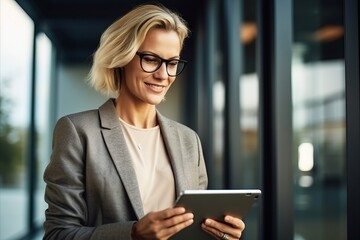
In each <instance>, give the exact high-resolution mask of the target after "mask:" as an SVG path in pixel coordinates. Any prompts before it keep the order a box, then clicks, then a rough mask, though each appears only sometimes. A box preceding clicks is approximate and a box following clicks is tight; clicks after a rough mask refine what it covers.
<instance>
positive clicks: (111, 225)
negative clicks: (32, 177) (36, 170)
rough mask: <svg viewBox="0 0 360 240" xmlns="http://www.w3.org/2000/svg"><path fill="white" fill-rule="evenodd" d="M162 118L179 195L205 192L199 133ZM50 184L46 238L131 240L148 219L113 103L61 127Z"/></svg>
mask: <svg viewBox="0 0 360 240" xmlns="http://www.w3.org/2000/svg"><path fill="white" fill-rule="evenodd" d="M157 119H158V123H159V126H160V129H161V133H162V136H163V139H164V142H165V147H166V150H167V152H168V155H169V158H170V162H171V166H172V169H173V172H174V178H175V185H176V186H175V188H176V193H177V195H179V193H180V191H182V190H184V189H205V188H206V187H207V181H208V180H207V174H206V169H205V163H204V158H203V153H202V148H201V143H200V140H199V137H198V135H197V134H196V133H195V132H194V131H193V130H191V129H189V128H188V127H186V126H184V125H181V124H179V123H177V122H175V121H172V120H170V119H168V118H165V117H164V116H162V115H161V114H160V113H159V112H157ZM44 180H45V182H46V190H45V201H46V202H47V203H48V209H47V210H46V212H45V215H46V220H45V223H44V229H45V235H44V239H131V236H130V235H131V228H132V225H133V223H134V222H135V221H137V220H138V219H140V218H141V217H143V216H144V213H143V208H142V202H141V198H140V192H139V188H138V184H137V179H136V174H135V171H134V169H133V166H132V160H131V157H130V153H129V151H128V148H127V146H126V142H125V138H124V136H123V132H122V129H121V127H120V124H119V119H118V115H117V113H116V110H115V107H114V103H113V100H111V99H109V100H108V101H107V102H105V103H104V104H103V105H102V106H101V107H100V108H99V109H97V110H91V111H87V112H82V113H77V114H72V115H69V116H65V117H63V118H61V119H60V120H59V121H58V122H57V124H56V127H55V130H54V136H53V152H52V155H51V161H50V163H49V165H48V166H47V168H46V170H45V173H44Z"/></svg>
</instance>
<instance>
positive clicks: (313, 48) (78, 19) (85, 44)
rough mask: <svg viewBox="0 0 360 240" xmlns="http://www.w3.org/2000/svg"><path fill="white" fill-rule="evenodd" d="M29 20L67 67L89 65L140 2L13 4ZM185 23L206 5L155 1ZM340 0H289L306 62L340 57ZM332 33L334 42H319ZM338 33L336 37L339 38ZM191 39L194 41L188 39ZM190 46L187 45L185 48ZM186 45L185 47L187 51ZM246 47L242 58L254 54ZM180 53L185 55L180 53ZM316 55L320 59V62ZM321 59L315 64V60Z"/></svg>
mask: <svg viewBox="0 0 360 240" xmlns="http://www.w3.org/2000/svg"><path fill="white" fill-rule="evenodd" d="M15 1H16V2H17V3H18V4H19V5H20V6H21V7H22V8H23V9H24V10H25V11H26V12H27V14H28V15H29V16H30V17H31V18H32V19H33V21H34V22H35V25H36V27H37V31H39V32H45V33H46V34H47V35H48V36H49V38H50V39H51V41H52V42H53V43H54V45H55V46H56V48H57V50H58V51H57V53H58V59H59V60H60V61H61V62H66V63H69V62H70V63H74V62H80V63H89V62H90V61H91V55H92V54H93V52H94V51H95V49H96V48H97V46H98V43H99V39H100V36H101V34H102V32H103V31H104V30H105V29H106V28H107V27H108V26H109V25H110V24H111V23H112V22H114V21H115V20H116V19H118V18H119V17H121V16H122V15H123V14H124V13H125V12H127V11H128V10H130V9H131V8H133V7H135V6H136V5H139V4H143V3H146V2H148V3H151V2H149V1H144V0H15ZM153 2H158V3H162V4H164V5H165V6H166V7H168V8H170V9H172V10H174V11H177V12H179V13H180V15H181V16H182V17H183V18H184V19H186V21H187V22H188V24H189V28H190V30H191V31H192V32H194V30H195V26H194V25H195V24H197V23H198V22H199V18H203V17H204V9H205V5H206V4H207V2H208V1H207V0H157V1H153ZM258 2H259V0H257V1H256V0H244V9H245V11H244V18H245V19H244V21H245V22H249V21H250V22H254V21H256V20H255V19H256V17H255V16H256V4H255V3H258ZM339 6H342V2H341V0H293V18H294V20H293V23H294V25H293V29H294V36H293V39H294V42H297V43H302V44H304V45H306V47H307V48H308V49H309V51H307V55H305V57H304V59H305V61H318V60H321V59H322V60H324V59H334V58H341V57H342V54H343V49H342V46H343V32H342V31H343V15H342V13H343V10H342V9H341V7H339ZM329 34H332V35H333V36H335V37H336V39H333V40H331V41H329V39H322V36H329ZM339 34H340V35H339ZM192 40H194V39H192ZM189 45H191V44H189ZM189 45H188V46H189ZM254 49H255V44H254V42H253V43H252V44H248V46H247V50H246V51H245V53H246V55H247V59H249V58H251V57H252V56H254V55H255V53H254V51H255V50H254ZM184 54H185V53H184ZM319 56H320V57H319ZM319 58H320V59H319Z"/></svg>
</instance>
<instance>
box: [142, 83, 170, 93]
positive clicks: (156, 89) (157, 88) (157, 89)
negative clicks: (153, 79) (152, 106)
mask: <svg viewBox="0 0 360 240" xmlns="http://www.w3.org/2000/svg"><path fill="white" fill-rule="evenodd" d="M145 84H146V86H148V87H149V88H150V89H151V90H153V91H154V92H158V93H160V92H162V91H163V90H164V88H165V86H162V85H156V84H151V83H145Z"/></svg>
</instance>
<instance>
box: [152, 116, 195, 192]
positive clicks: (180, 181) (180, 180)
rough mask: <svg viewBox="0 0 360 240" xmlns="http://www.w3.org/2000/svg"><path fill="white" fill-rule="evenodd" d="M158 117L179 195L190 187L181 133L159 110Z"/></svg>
mask: <svg viewBox="0 0 360 240" xmlns="http://www.w3.org/2000/svg"><path fill="white" fill-rule="evenodd" d="M157 119H158V122H159V125H160V129H161V134H162V137H163V139H164V143H165V147H166V150H167V152H168V154H169V158H170V163H171V166H172V168H173V172H174V177H175V188H176V196H179V195H180V192H181V191H182V190H185V189H188V187H189V186H187V182H186V176H185V169H184V165H183V164H182V163H183V161H182V158H183V156H182V155H183V153H182V151H181V142H180V139H179V134H178V132H177V129H176V127H174V126H173V124H172V123H171V122H170V121H168V120H167V119H166V118H165V117H163V116H162V115H161V114H160V113H159V112H157Z"/></svg>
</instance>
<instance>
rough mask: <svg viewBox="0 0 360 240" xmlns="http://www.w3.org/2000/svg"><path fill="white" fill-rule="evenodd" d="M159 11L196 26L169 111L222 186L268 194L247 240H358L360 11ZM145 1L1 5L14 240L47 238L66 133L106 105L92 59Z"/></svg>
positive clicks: (5, 175) (188, 7) (0, 111)
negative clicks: (58, 148)
mask: <svg viewBox="0 0 360 240" xmlns="http://www.w3.org/2000/svg"><path fill="white" fill-rule="evenodd" d="M157 2H160V3H163V4H164V5H165V6H166V7H168V8H170V9H172V10H175V11H177V12H179V13H180V15H181V16H182V17H183V18H184V19H185V20H186V21H187V22H188V25H189V28H190V30H191V36H190V38H189V39H187V40H186V42H185V47H184V50H183V52H182V59H186V60H188V61H189V64H188V66H187V68H186V69H185V70H186V71H185V72H184V73H183V74H182V75H181V76H179V77H178V78H177V80H176V81H175V83H174V85H173V87H172V89H170V91H169V92H168V95H167V98H166V99H167V100H166V101H165V102H163V103H161V104H160V105H159V106H158V108H159V109H160V111H161V112H162V113H163V114H164V115H166V116H168V117H170V118H173V119H175V120H177V121H179V122H182V123H184V124H186V125H188V126H189V127H191V128H193V129H194V130H196V131H197V132H198V133H199V135H200V138H201V140H202V144H203V150H204V155H205V160H206V162H207V168H208V174H209V188H212V189H218V188H229V189H231V188H259V189H261V190H262V191H263V195H262V197H261V200H260V201H259V202H258V203H257V204H256V205H255V206H254V208H252V209H251V210H250V212H249V213H248V215H247V216H246V219H245V223H246V226H247V228H246V231H245V233H244V236H243V238H242V239H274V240H278V239H286V240H288V239H295V240H311V239H316V240H319V239H327V240H329V239H354V238H351V236H352V235H351V232H355V231H358V230H356V229H355V228H356V227H354V225H351V224H350V222H353V220H355V219H353V218H351V214H352V212H355V213H359V206H357V205H356V204H353V203H352V202H351V201H352V200H350V199H349V196H350V194H353V193H354V192H353V191H356V192H355V194H357V192H358V190H354V189H353V188H350V187H349V186H353V185H356V183H357V182H356V179H357V177H356V172H355V171H352V172H350V171H348V170H347V169H349V166H354V165H355V166H359V165H356V164H358V163H356V162H357V160H359V159H360V154H359V151H355V152H347V149H348V146H353V147H354V148H355V149H356V148H358V146H359V136H358V135H356V133H358V132H359V121H358V120H359V109H358V106H359V101H358V97H357V98H356V96H357V95H359V92H358V89H357V90H356V89H355V94H353V93H352V91H351V90H352V88H349V90H347V91H345V90H346V88H345V86H358V85H356V82H357V84H358V82H359V81H358V80H359V78H358V76H359V75H358V71H359V62H358V59H359V58H358V57H359V51H358V50H359V48H358V41H345V35H346V34H345V33H346V32H350V33H353V34H354V36H355V37H356V39H358V35H357V34H358V32H357V31H358V30H357V29H358V28H357V26H358V25H357V23H356V22H358V21H357V20H358V17H357V16H358V11H359V8H358V3H357V1H352V3H345V1H344V0H326V1H325V0H272V1H266V0H222V1H221V0H196V1H194V0H192V1H190V0H182V1H165V0H164V1H157ZM349 2H350V1H349ZM141 3H147V2H146V1H140V0H86V1H85V0H61V1H60V0H47V1H45V0H0V18H1V19H0V20H1V21H0V24H1V25H0V239H1V240H9V239H15V240H16V239H41V238H42V224H43V221H44V211H45V209H46V207H47V205H46V203H45V202H44V200H43V199H44V182H43V180H42V174H43V171H44V168H45V167H46V165H47V163H48V162H49V158H50V154H51V141H52V131H53V127H54V124H55V122H56V120H57V119H59V118H60V117H61V116H63V115H65V114H69V113H74V112H78V111H84V110H88V109H93V108H97V107H99V106H100V105H101V104H102V103H103V102H104V101H105V100H106V99H107V97H106V96H102V95H100V94H99V93H97V92H95V91H94V90H92V89H91V88H90V87H89V86H88V84H87V83H86V78H87V74H88V72H89V70H90V66H91V62H92V54H93V52H94V51H95V49H96V47H97V46H98V43H99V38H100V36H101V33H102V32H103V31H104V30H105V29H106V27H107V26H109V25H110V24H111V23H112V22H114V21H115V20H116V19H118V18H119V17H121V16H122V14H124V13H125V12H127V11H128V10H130V9H131V8H133V7H134V6H136V5H138V4H141ZM346 4H348V5H346ZM351 4H352V5H351ZM346 6H347V7H348V8H351V6H356V7H357V8H354V9H353V11H352V12H354V13H355V14H347V15H346V16H347V17H345V9H346V8H345V7H346ZM349 6H350V7H349ZM353 16H355V17H356V19H354V18H353ZM345 22H348V23H349V24H348V25H346V24H345ZM345 26H346V27H347V28H345ZM348 36H350V37H353V35H348ZM346 49H354V51H353V52H351V51H349V52H350V53H351V54H350V55H351V56H354V57H355V59H357V62H355V63H354V62H352V61H349V65H346V64H345V59H346V58H347V55H346V54H345V51H346ZM347 63H348V62H347ZM347 84H349V85H347ZM356 91H357V95H356ZM351 94H352V95H351ZM354 96H355V97H354ZM349 99H353V100H354V99H355V102H354V101H349ZM356 100H357V102H356ZM354 106H357V108H356V107H354ZM350 118H351V119H354V120H355V122H356V123H355V124H350V123H349V122H347V121H348V119H350ZM351 134H355V135H351ZM349 136H352V137H349ZM350 168H351V167H350ZM357 196H358V195H357ZM352 199H353V198H352ZM350 205H351V208H350V207H349V206H350ZM348 208H349V209H351V210H350V211H349V210H347V209H348Z"/></svg>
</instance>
